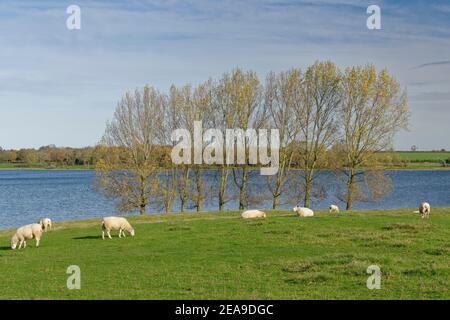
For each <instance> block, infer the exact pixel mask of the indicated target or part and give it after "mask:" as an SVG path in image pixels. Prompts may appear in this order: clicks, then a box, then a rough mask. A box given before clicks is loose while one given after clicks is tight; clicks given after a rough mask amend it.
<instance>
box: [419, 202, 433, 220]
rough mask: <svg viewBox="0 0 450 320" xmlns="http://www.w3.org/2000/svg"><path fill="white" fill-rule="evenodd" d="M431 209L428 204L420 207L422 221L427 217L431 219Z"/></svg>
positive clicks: (423, 203) (422, 204) (424, 203)
mask: <svg viewBox="0 0 450 320" xmlns="http://www.w3.org/2000/svg"><path fill="white" fill-rule="evenodd" d="M430 211H431V207H430V204H429V203H428V202H422V203H421V204H420V206H419V213H421V214H422V219H423V218H425V217H427V218H430Z"/></svg>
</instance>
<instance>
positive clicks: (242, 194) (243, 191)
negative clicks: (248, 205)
mask: <svg viewBox="0 0 450 320" xmlns="http://www.w3.org/2000/svg"><path fill="white" fill-rule="evenodd" d="M247 175H248V172H247V168H242V184H241V185H240V186H239V210H243V209H245V198H246V189H247Z"/></svg>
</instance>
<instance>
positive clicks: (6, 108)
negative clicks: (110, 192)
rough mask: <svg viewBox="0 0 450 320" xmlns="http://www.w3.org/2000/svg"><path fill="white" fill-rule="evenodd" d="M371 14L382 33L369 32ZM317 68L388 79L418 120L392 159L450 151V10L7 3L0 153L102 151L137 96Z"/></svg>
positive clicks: (266, 0) (416, 2)
mask: <svg viewBox="0 0 450 320" xmlns="http://www.w3.org/2000/svg"><path fill="white" fill-rule="evenodd" d="M72 4H75V5H78V6H79V7H80V9H81V29H79V30H69V29H68V28H67V27H66V20H67V18H68V17H69V14H67V13H66V9H67V7H68V6H69V5H72ZM374 4H375V5H378V6H379V7H380V9H381V29H380V30H369V29H368V28H367V26H366V20H367V18H368V17H369V16H370V14H368V13H367V12H366V10H367V7H368V6H369V5H374ZM316 60H332V61H334V62H335V63H336V64H337V65H338V66H339V67H342V68H345V67H347V66H351V65H356V64H361V65H364V64H367V63H373V64H374V65H375V66H376V67H377V68H378V69H381V68H384V67H386V68H388V69H389V71H390V72H391V73H392V74H393V75H394V76H395V77H396V78H397V79H398V81H399V82H400V83H401V85H402V86H403V87H404V88H405V89H406V90H407V92H408V98H409V109H410V111H411V121H410V127H409V131H405V132H401V133H400V134H398V135H397V137H396V140H395V148H396V149H398V150H409V149H410V147H411V146H412V145H416V146H417V147H418V149H419V150H431V149H441V148H445V149H447V150H450V139H449V137H450V2H449V1H448V0H445V1H436V0H431V1H426V0H409V1H406V0H401V1H394V0H390V1H358V0H355V1H350V0H321V1H302V0H299V1H292V0H284V1H283V0H281V1H275V0H246V1H237V0H223V1H222V0H215V1H212V0H211V1H206V0H165V1H162V0H127V1H119V0H113V1H99V0H92V1H87V0H86V1H81V0H72V1H64V0H52V1H50V0H42V1H39V0H2V1H1V2H0V147H2V148H4V149H9V148H28V147H34V148H37V147H40V146H42V145H49V144H55V145H57V146H71V147H83V146H91V145H95V144H96V143H97V142H98V141H99V139H100V138H101V136H102V133H103V131H104V129H105V124H106V122H107V120H110V119H111V118H112V115H113V112H114V109H115V106H116V104H117V101H118V100H119V99H120V98H121V97H122V95H123V94H124V93H125V92H127V91H129V90H134V89H136V88H141V87H143V86H144V85H146V84H148V85H152V86H154V87H156V88H158V89H159V90H161V91H167V90H168V88H169V87H170V85H171V84H172V83H174V84H176V85H182V84H184V83H187V82H190V83H193V84H196V83H199V82H202V81H204V80H207V79H208V78H210V77H212V78H217V77H220V76H221V75H222V74H223V73H224V72H228V71H230V70H232V69H233V68H235V67H241V68H243V69H251V70H254V71H256V72H257V73H258V75H259V76H260V77H261V79H264V77H265V75H266V73H267V72H269V71H274V72H279V71H284V70H287V69H289V68H292V67H300V68H305V67H307V66H308V65H310V64H312V63H314V61H316Z"/></svg>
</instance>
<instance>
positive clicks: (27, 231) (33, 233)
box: [11, 223, 42, 250]
mask: <svg viewBox="0 0 450 320" xmlns="http://www.w3.org/2000/svg"><path fill="white" fill-rule="evenodd" d="M41 236H42V226H41V225H40V224H38V223H33V224H28V225H26V226H23V227H20V228H19V229H17V231H16V233H15V234H14V235H13V236H12V238H11V249H13V250H15V249H16V247H17V243H19V250H20V249H22V245H23V247H24V248H26V246H27V240H29V239H33V238H34V239H36V247H39V241H40V240H41Z"/></svg>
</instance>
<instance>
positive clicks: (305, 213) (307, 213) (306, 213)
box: [292, 206, 314, 217]
mask: <svg viewBox="0 0 450 320" xmlns="http://www.w3.org/2000/svg"><path fill="white" fill-rule="evenodd" d="M292 210H293V211H294V212H296V213H297V215H298V216H299V217H313V216H314V211H312V210H311V209H309V208H305V207H298V206H295V207H294V208H293V209H292Z"/></svg>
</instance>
